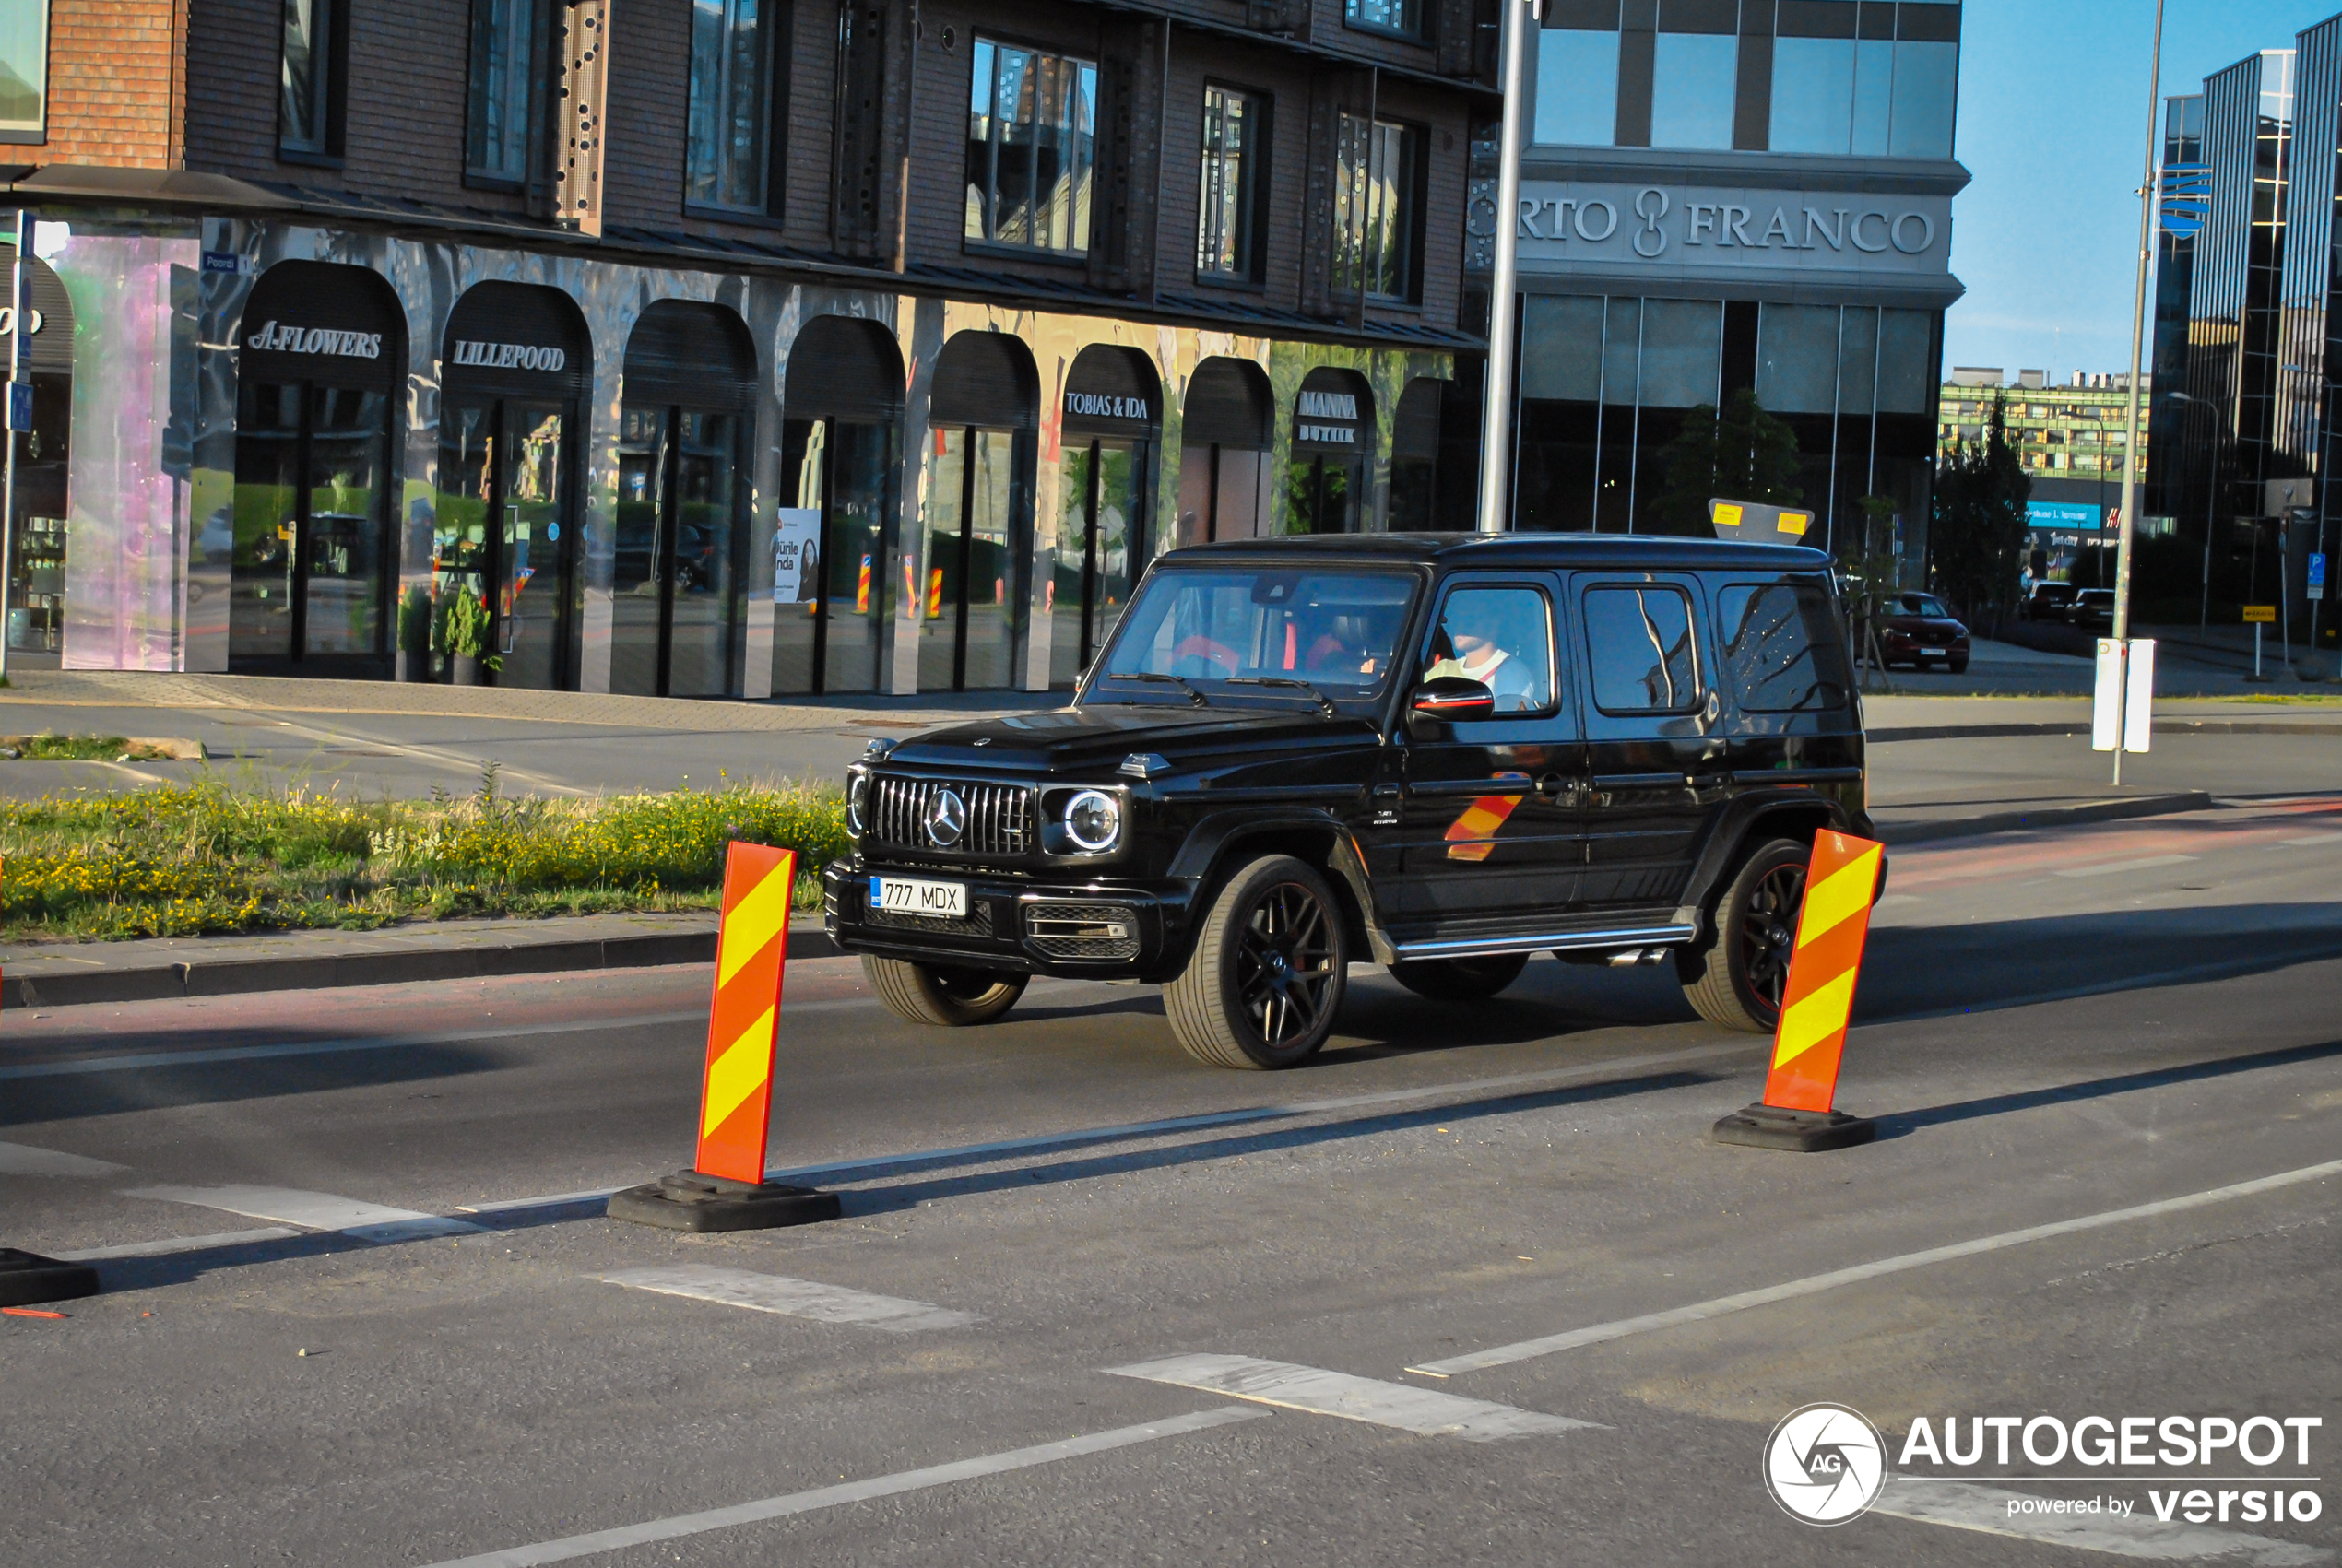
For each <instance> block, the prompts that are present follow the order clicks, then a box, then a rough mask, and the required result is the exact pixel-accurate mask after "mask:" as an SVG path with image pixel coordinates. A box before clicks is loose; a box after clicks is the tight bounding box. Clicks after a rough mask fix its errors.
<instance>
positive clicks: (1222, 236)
mask: <svg viewBox="0 0 2342 1568" xmlns="http://www.w3.org/2000/svg"><path fill="white" fill-rule="evenodd" d="M1268 122H1269V106H1268V100H1265V99H1263V98H1261V97H1260V95H1258V94H1256V93H1249V92H1237V91H1236V89H1234V88H1221V87H1207V88H1204V89H1203V176H1202V190H1201V195H1200V197H1199V200H1198V204H1197V205H1198V209H1199V213H1200V216H1199V218H1198V219H1197V222H1196V236H1195V269H1196V271H1197V272H1199V273H1201V274H1202V275H1203V276H1204V277H1223V278H1233V279H1237V280H1240V281H1244V282H1257V281H1259V279H1260V248H1261V247H1260V229H1261V225H1260V222H1259V221H1258V216H1259V208H1260V194H1261V192H1262V191H1264V190H1265V189H1267V186H1266V183H1264V182H1263V181H1262V179H1261V177H1260V158H1261V151H1262V149H1263V148H1264V147H1266V146H1267V145H1268Z"/></svg>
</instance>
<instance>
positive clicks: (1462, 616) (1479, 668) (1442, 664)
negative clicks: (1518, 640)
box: [1424, 595, 1537, 713]
mask: <svg viewBox="0 0 2342 1568" xmlns="http://www.w3.org/2000/svg"><path fill="white" fill-rule="evenodd" d="M1457 597H1458V600H1459V602H1458V603H1457V604H1456V605H1455V606H1454V607H1452V608H1451V609H1450V610H1449V615H1448V618H1447V619H1446V620H1445V622H1444V623H1443V624H1442V625H1441V627H1440V631H1442V632H1443V633H1445V635H1446V639H1447V643H1448V645H1449V647H1450V648H1452V649H1454V650H1455V652H1454V655H1453V656H1452V657H1449V658H1443V659H1438V660H1436V661H1435V662H1434V663H1433V664H1432V666H1431V667H1430V668H1429V669H1428V670H1426V671H1425V672H1424V674H1425V678H1432V677H1436V676H1443V675H1460V676H1462V677H1463V678H1465V679H1467V680H1476V681H1478V682H1480V684H1481V685H1483V686H1484V687H1486V688H1487V689H1488V690H1491V691H1493V692H1495V693H1496V712H1498V713H1524V712H1526V711H1527V710H1529V709H1531V708H1534V707H1535V706H1536V705H1537V680H1536V677H1535V676H1533V675H1532V674H1531V673H1530V670H1529V666H1527V665H1525V664H1523V663H1522V662H1521V661H1520V659H1519V658H1517V657H1515V656H1514V655H1513V654H1512V653H1511V652H1510V650H1508V649H1506V648H1503V647H1500V646H1499V645H1498V644H1497V643H1496V635H1497V633H1496V628H1495V627H1494V626H1492V625H1486V624H1484V623H1482V622H1481V621H1480V620H1478V619H1474V618H1473V613H1472V610H1471V603H1472V598H1473V595H1458V596H1457Z"/></svg>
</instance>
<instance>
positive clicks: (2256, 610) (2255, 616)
mask: <svg viewBox="0 0 2342 1568" xmlns="http://www.w3.org/2000/svg"><path fill="white" fill-rule="evenodd" d="M2276 619H2277V607H2276V606H2275V605H2247V606H2245V607H2244V621H2245V624H2246V625H2248V626H2250V627H2252V629H2253V679H2254V680H2266V679H2268V677H2267V676H2265V675H2263V674H2262V673H2261V628H2263V627H2264V626H2268V625H2271V624H2273V623H2274V622H2275V621H2276Z"/></svg>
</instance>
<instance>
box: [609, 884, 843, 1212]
mask: <svg viewBox="0 0 2342 1568" xmlns="http://www.w3.org/2000/svg"><path fill="white" fill-rule="evenodd" d="M796 885H797V854H796V852H795V851H794V850H787V849H773V848H769V847H767V846H766V845H763V844H753V843H733V844H732V845H730V846H729V847H728V849H727V852H726V854H725V857H724V902H723V916H722V922H721V925H719V927H718V929H717V932H716V991H715V996H714V997H713V999H712V1001H711V1004H710V1006H709V1008H708V1017H707V1056H706V1067H705V1071H704V1074H703V1076H702V1079H701V1083H700V1106H699V1147H698V1152H697V1155H696V1156H695V1158H694V1159H693V1161H692V1169H690V1170H688V1171H683V1172H680V1173H677V1174H675V1175H672V1176H668V1177H665V1178H663V1179H661V1180H659V1181H656V1182H651V1183H648V1184H646V1185H643V1186H639V1187H629V1188H627V1189H626V1190H625V1191H624V1192H621V1193H619V1194H617V1195H615V1196H614V1197H611V1198H610V1200H609V1215H610V1218H611V1219H613V1220H635V1221H637V1222H639V1223H642V1224H645V1225H659V1226H664V1227H666V1228H667V1229H668V1230H675V1231H754V1230H765V1229H769V1228H771V1227H773V1226H776V1225H803V1224H807V1223H810V1222H811V1221H814V1220H834V1219H836V1218H837V1217H838V1213H839V1208H838V1201H837V1196H836V1195H835V1194H834V1193H825V1192H817V1191H815V1190H814V1189H812V1188H810V1187H797V1186H790V1185H787V1183H783V1182H768V1181H766V1180H765V1179H764V1144H765V1136H766V1134H767V1132H768V1131H769V1130H770V1126H771V1122H772V1106H773V1056H774V1044H775V1040H776V1039H777V1037H778V1034H779V1031H780V1021H781V982H782V977H783V972H784V969H785V967H786V965H787V959H788V914H789V894H790V891H791V890H793V889H794V888H795V887H796Z"/></svg>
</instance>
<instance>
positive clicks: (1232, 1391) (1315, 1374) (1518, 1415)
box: [1106, 1354, 1605, 1443]
mask: <svg viewBox="0 0 2342 1568" xmlns="http://www.w3.org/2000/svg"><path fill="white" fill-rule="evenodd" d="M1106 1371H1107V1372H1108V1373H1111V1374H1112V1375H1114V1376H1116V1377H1142V1378H1145V1379H1147V1380H1148V1381H1149V1382H1151V1383H1168V1384H1172V1385H1175V1386H1177V1387H1180V1388H1196V1389H1201V1390H1202V1391H1203V1392H1204V1393H1206V1394H1225V1395H1226V1396H1228V1397H1230V1398H1232V1399H1250V1400H1254V1401H1256V1402H1257V1403H1260V1404H1263V1405H1275V1406H1277V1407H1279V1408H1280V1409H1288V1410H1307V1411H1309V1412H1311V1413H1312V1414H1315V1415H1321V1416H1340V1417H1342V1418H1343V1419H1344V1420H1346V1421H1366V1422H1370V1423H1371V1424H1373V1425H1375V1426H1392V1427H1397V1428H1398V1429H1399V1430H1400V1431H1402V1432H1416V1433H1419V1434H1421V1435H1422V1436H1425V1437H1461V1438H1462V1439H1464V1440H1465V1441H1466V1442H1469V1443H1496V1442H1498V1441H1501V1440H1502V1439H1504V1438H1508V1437H1537V1436H1543V1435H1546V1434H1549V1433H1552V1432H1588V1431H1593V1432H1599V1431H1603V1430H1605V1429H1603V1428H1601V1427H1598V1426H1596V1425H1595V1424H1594V1423H1593V1422H1592V1421H1575V1420H1573V1419H1571V1418H1570V1417H1568V1416H1549V1415H1546V1414H1544V1412H1542V1411H1538V1410H1524V1409H1520V1408H1518V1407H1517V1406H1512V1405H1496V1404H1491V1403H1490V1402H1489V1401H1487V1400H1485V1399H1466V1398H1462V1397H1459V1396H1457V1395H1454V1394H1440V1393H1436V1392H1434V1391H1433V1390H1431V1389H1428V1388H1410V1387H1409V1386H1407V1385H1405V1384H1403V1383H1382V1382H1378V1381H1377V1380H1376V1379H1374V1378H1371V1377H1352V1376H1350V1375H1348V1374H1347V1373H1339V1372H1327V1371H1325V1370H1323V1369H1322V1368H1319V1367H1314V1366H1295V1365H1294V1364H1293V1363H1292V1362H1264V1361H1260V1360H1257V1359H1255V1358H1254V1357H1251V1356H1217V1355H1208V1354H1205V1355H1189V1356H1165V1357H1163V1358H1162V1359H1161V1360H1159V1361H1152V1362H1134V1363H1132V1364H1131V1365H1130V1366H1114V1367H1108V1368H1106Z"/></svg>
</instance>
